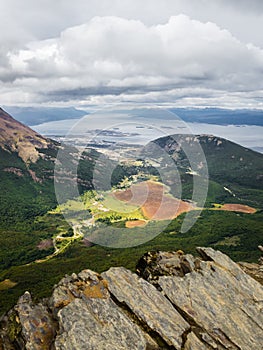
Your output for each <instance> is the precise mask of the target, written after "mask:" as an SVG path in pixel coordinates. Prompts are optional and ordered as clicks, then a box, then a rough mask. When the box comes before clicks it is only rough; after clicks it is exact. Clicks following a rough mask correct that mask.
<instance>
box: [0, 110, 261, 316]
mask: <svg viewBox="0 0 263 350" xmlns="http://www.w3.org/2000/svg"><path fill="white" fill-rule="evenodd" d="M0 123H1V133H0V135H1V139H0V246H1V250H0V314H1V313H2V312H4V311H6V310H7V309H10V308H11V307H12V305H14V303H15V302H16V300H17V298H18V297H19V296H20V295H22V294H23V293H24V292H25V291H26V290H30V292H32V294H33V295H34V296H35V297H36V298H40V297H47V296H49V295H50V292H51V288H52V286H53V285H54V284H55V283H58V282H59V280H60V279H61V277H62V276H63V275H64V274H65V273H73V272H74V271H80V270H81V269H84V268H86V267H89V268H90V269H93V270H96V271H98V272H103V271H106V270H107V269H109V268H110V267H111V266H124V267H126V268H129V269H131V270H133V271H134V270H135V262H136V260H137V259H139V257H140V256H141V255H142V254H144V253H145V251H148V250H156V249H159V250H175V249H178V248H179V247H181V248H182V249H183V250H184V251H186V252H187V253H193V251H194V250H195V247H196V246H199V245H202V246H210V247H213V248H215V249H220V250H221V251H223V252H224V253H227V254H229V255H230V256H231V258H232V259H234V260H235V261H240V260H246V261H254V262H255V261H256V259H257V258H258V257H259V255H258V254H259V253H258V252H257V246H258V245H259V244H262V230H263V220H262V216H263V213H262V187H261V186H262V176H261V175H262V155H260V154H258V153H256V152H252V151H250V150H248V149H245V148H243V147H240V146H238V145H235V144H233V143H231V142H229V141H227V140H223V139H219V138H216V137H214V136H209V135H203V136H193V135H190V136H189V135H188V136H187V135H184V136H183V135H181V136H180V135H179V136H178V135H177V136H176V137H177V138H175V139H174V138H173V137H168V138H162V139H158V140H156V141H154V142H153V143H151V144H150V145H149V146H148V147H149V149H150V150H151V149H152V147H153V146H154V145H155V146H158V148H159V150H160V157H159V154H158V153H157V152H152V153H151V155H152V156H153V160H155V162H156V169H155V168H154V166H153V164H155V163H153V164H149V163H147V162H146V163H144V162H143V161H136V162H135V164H133V163H132V164H129V162H128V163H126V164H124V165H123V164H119V165H118V167H116V164H115V163H114V162H108V160H107V158H105V157H103V156H102V155H101V154H99V153H98V152H96V151H95V150H89V149H86V150H85V152H83V153H82V154H81V156H80V152H79V150H77V149H76V148H74V147H70V146H66V145H60V144H59V143H58V142H55V141H53V140H50V139H48V138H44V137H42V136H41V135H39V134H37V133H36V132H34V131H33V130H31V129H30V128H28V127H26V126H24V125H23V124H21V123H19V122H17V121H16V120H14V119H13V118H12V117H11V116H10V115H8V114H7V113H6V112H4V111H3V110H1V113H0ZM194 139H195V140H198V141H199V143H201V146H202V147H203V150H204V153H205V158H206V160H207V163H208V170H209V191H208V198H207V201H206V203H205V210H204V211H203V212H202V213H198V217H197V221H196V223H195V225H194V226H193V227H192V228H191V229H190V230H189V231H188V232H185V233H183V232H181V231H180V228H181V226H182V222H183V220H184V215H185V214H182V215H180V216H178V217H177V218H175V219H173V220H171V221H169V222H167V223H166V222H165V223H164V224H163V222H161V221H154V220H153V221H151V222H149V224H147V225H146V226H145V227H137V228H136V227H135V228H132V229H130V231H129V230H128V231H127V234H128V237H127V239H129V240H130V238H131V237H135V236H136V235H144V236H145V235H147V234H150V237H152V235H151V233H152V231H153V230H155V231H154V232H156V230H157V232H160V234H159V235H157V236H156V237H155V238H153V237H152V239H151V240H149V241H148V242H146V243H144V244H141V245H140V246H136V247H132V248H125V249H114V248H109V247H102V246H99V245H96V244H91V243H90V242H89V240H88V239H86V238H85V237H84V239H83V237H80V235H78V230H75V231H73V228H72V227H71V226H70V225H69V224H68V223H67V221H66V220H65V219H64V217H63V216H62V214H61V211H60V210H59V209H60V208H59V207H58V203H57V199H56V195H55V189H54V164H55V161H56V158H57V153H58V151H61V152H62V154H63V155H64V156H65V160H66V162H65V164H64V165H65V166H64V169H63V168H62V169H61V173H60V175H61V176H58V178H57V181H58V184H59V183H60V181H61V183H62V184H64V185H65V184H66V186H63V191H64V192H65V193H64V192H63V194H65V195H68V194H70V191H71V188H72V181H73V180H74V181H76V180H77V184H78V188H79V193H80V194H82V193H85V196H83V197H82V198H85V200H87V202H88V201H89V198H90V196H91V197H92V196H93V191H89V190H91V189H93V173H94V171H95V170H96V175H98V174H100V175H101V177H102V182H103V181H104V177H103V175H105V176H106V175H107V174H108V173H110V171H109V169H111V170H114V169H115V170H114V172H113V176H112V186H113V185H115V186H118V185H119V184H120V182H121V181H122V180H123V179H126V178H130V179H132V178H133V176H135V177H136V174H137V173H138V172H139V175H140V177H139V181H143V178H147V174H148V175H150V176H153V177H154V178H158V172H159V171H162V170H164V174H165V176H164V180H166V181H167V182H168V185H169V187H170V188H171V193H170V194H174V193H175V194H176V193H177V192H176V191H177V188H176V186H177V182H176V181H175V180H176V179H178V178H177V177H176V176H175V175H174V174H175V172H174V170H175V169H176V168H177V169H178V172H179V174H180V181H181V185H182V199H184V200H186V201H188V202H189V201H191V198H192V189H193V180H194V177H195V176H198V174H199V173H198V172H199V171H200V169H199V168H198V164H199V163H200V162H197V160H198V157H194V161H193V164H192V167H193V168H191V164H190V163H189V159H187V155H186V154H185V152H184V150H185V149H186V148H187V147H191V144H192V142H194ZM178 142H179V143H178ZM184 143H185V145H184ZM187 145H188V146H187ZM154 150H155V149H154ZM61 152H60V153H61ZM163 154H166V155H167V154H168V155H171V157H172V162H174V163H173V164H172V165H171V169H170V168H169V166H167V164H165V161H166V159H165V157H163ZM78 156H80V161H79V164H78V169H77V173H78V174H77V176H75V174H73V173H72V168H76V163H77V162H76V157H78ZM159 158H160V159H159ZM241 158H242V159H241ZM157 161H158V162H159V163H158V162H157ZM157 163H158V164H157ZM95 164H96V168H95V170H94V166H95ZM157 165H158V166H157ZM199 165H200V164H199ZM194 167H196V168H194ZM105 169H107V171H105ZM106 177H107V176H106ZM199 177H200V176H199ZM106 180H107V179H106ZM129 181H130V180H129ZM124 182H125V181H124ZM126 183H127V182H126ZM114 190H115V187H112V188H111V185H110V184H108V185H107V186H106V187H105V188H103V189H102V192H104V193H106V194H107V193H108V194H110V196H109V197H108V199H110V201H112V197H111V195H112V193H113V192H114ZM87 191H88V192H87ZM173 192H174V193H173ZM170 194H167V197H166V198H167V202H168V203H170V201H169V200H168V199H169V198H171V197H169V196H170ZM93 198H94V196H93ZM79 199H80V198H79V197H78V198H77V199H76V198H75V200H72V201H69V202H68V203H67V204H66V205H65V208H66V209H67V210H68V211H69V212H70V215H72V219H73V220H75V222H76V220H77V215H78V214H79V212H78V208H79V206H78V201H79ZM91 202H92V201H91ZM172 202H173V201H172ZM172 202H171V203H172ZM92 203H93V202H92ZM92 203H91V204H92ZM225 204H230V205H231V207H229V206H228V207H227V208H228V211H226V209H225V208H224V205H225ZM233 204H238V205H239V206H240V205H241V206H242V205H247V206H249V210H250V209H251V208H252V213H253V214H250V213H249V212H248V211H245V212H242V211H240V210H239V211H235V210H236V209H237V207H236V206H234V207H232V206H233ZM96 205H97V206H95V207H93V210H94V211H95V212H96V211H97V213H98V211H100V215H101V218H102V219H104V221H105V222H107V224H106V225H104V226H103V223H101V222H100V221H98V225H97V226H95V227H92V230H94V231H98V234H100V235H101V236H103V237H105V239H107V238H108V236H107V235H109V236H110V235H111V236H114V233H115V231H117V230H118V228H119V227H125V221H115V219H114V220H112V219H111V218H110V217H108V216H110V215H111V214H112V211H109V212H108V211H107V210H106V211H105V208H104V207H103V202H102V200H101V198H98V201H97V204H96ZM214 206H215V207H214ZM250 207H251V208H250ZM233 208H234V209H233ZM239 208H240V207H239ZM242 208H243V207H242ZM89 209H90V208H87V209H86V210H84V214H85V215H89V214H90V210H89ZM221 209H222V210H221ZM230 209H231V210H230ZM243 209H244V208H243ZM246 210H247V208H246ZM79 211H80V210H79ZM255 211H256V212H255ZM254 212H255V213H254ZM193 213H194V214H195V213H196V212H195V211H193ZM75 214H76V217H74V215H75ZM80 214H83V212H81V213H80ZM136 215H137V214H136ZM112 217H113V218H114V217H116V216H114V215H113V216H112ZM118 217H119V218H120V216H117V218H118ZM123 217H124V220H125V217H126V216H125V215H124V216H123ZM158 225H160V226H158ZM159 227H162V229H160V230H159ZM74 232H75V233H76V232H77V234H75V233H74ZM131 234H132V235H131Z"/></svg>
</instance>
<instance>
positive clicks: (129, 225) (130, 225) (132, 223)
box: [125, 220, 147, 228]
mask: <svg viewBox="0 0 263 350" xmlns="http://www.w3.org/2000/svg"><path fill="white" fill-rule="evenodd" d="M146 224H147V221H145V220H133V221H126V223H125V226H126V227H127V228H133V227H142V226H145V225H146Z"/></svg>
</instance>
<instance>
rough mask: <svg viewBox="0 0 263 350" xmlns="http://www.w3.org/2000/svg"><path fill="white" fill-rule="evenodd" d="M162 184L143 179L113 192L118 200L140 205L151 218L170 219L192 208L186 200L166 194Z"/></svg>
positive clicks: (146, 215)
mask: <svg viewBox="0 0 263 350" xmlns="http://www.w3.org/2000/svg"><path fill="white" fill-rule="evenodd" d="M166 192H167V189H166V187H165V186H164V185H162V184H160V183H156V182H153V181H144V182H141V183H139V184H136V185H132V186H131V187H130V188H129V189H127V190H125V191H118V192H115V193H114V195H115V197H116V198H117V199H118V200H121V201H123V202H129V204H133V205H137V206H141V209H142V212H143V215H144V216H145V218H147V219H151V220H170V219H173V218H176V217H177V216H178V215H180V214H182V213H185V212H187V211H190V210H192V209H194V207H193V205H191V204H190V203H188V202H184V201H182V200H179V199H176V198H174V197H172V196H171V195H169V194H167V193H166Z"/></svg>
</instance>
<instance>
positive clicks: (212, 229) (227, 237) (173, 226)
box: [0, 210, 263, 313]
mask: <svg viewBox="0 0 263 350" xmlns="http://www.w3.org/2000/svg"><path fill="white" fill-rule="evenodd" d="M262 219H263V213H262V212H261V213H256V214H253V215H249V214H237V213H232V212H220V211H208V210H205V211H203V213H202V215H201V216H200V218H199V219H198V221H197V223H196V224H195V225H194V227H193V228H192V229H191V230H190V231H189V232H188V233H186V234H181V233H180V232H179V228H180V225H181V222H182V220H183V215H182V216H180V217H179V218H177V219H176V220H173V221H172V222H171V223H170V224H169V225H168V226H167V228H166V229H165V230H164V232H163V233H161V234H160V235H159V236H157V237H155V238H154V239H152V240H151V241H149V242H147V243H145V244H143V245H140V246H137V247H134V248H126V249H111V248H105V247H100V246H93V247H85V246H84V245H83V244H82V243H81V242H80V241H79V242H75V243H73V244H72V245H71V246H70V248H69V249H68V250H67V251H66V252H65V253H64V254H63V255H61V256H59V257H56V258H54V259H52V260H50V261H47V262H44V263H41V264H33V265H30V266H13V267H11V268H9V269H8V270H5V271H2V273H0V279H1V280H5V279H10V280H11V281H13V282H16V283H18V284H17V285H16V286H15V287H13V288H11V289H9V290H4V291H0V300H1V301H0V313H1V312H2V311H4V310H7V309H9V308H10V307H11V306H12V305H13V303H14V302H16V300H17V298H18V297H19V296H20V295H21V294H22V293H23V292H24V291H25V290H30V291H31V292H32V293H33V295H34V297H36V298H40V297H45V296H47V295H49V294H50V293H51V290H52V286H53V285H54V284H55V283H57V282H58V281H59V280H60V278H61V277H63V276H64V275H65V274H70V273H72V272H78V271H80V270H82V269H86V268H89V269H93V270H96V271H98V272H101V271H104V270H107V269H108V268H109V267H111V266H125V267H127V268H130V269H132V270H133V271H134V270H135V267H136V262H137V260H138V259H139V258H140V257H141V256H142V255H143V254H144V253H145V252H146V251H148V250H177V249H183V250H184V251H185V252H189V253H194V252H195V247H196V246H212V247H215V248H216V249H220V250H221V251H223V252H225V253H227V254H229V255H230V256H231V257H232V258H233V259H234V260H237V261H240V260H247V261H256V260H257V259H258V258H259V255H260V252H258V251H257V246H258V244H260V243H262V231H263V220H262ZM42 225H43V226H42V229H45V227H44V226H45V223H44V222H42ZM46 225H47V227H49V225H50V223H46ZM157 225H158V223H157ZM146 229H147V226H146ZM133 230H137V229H136V228H134V229H131V231H130V232H131V234H132V232H133ZM106 231H107V229H106ZM128 232H129V231H128ZM231 238H232V240H231ZM127 239H129V237H128V238H127ZM229 242H230V243H229ZM231 242H232V243H231Z"/></svg>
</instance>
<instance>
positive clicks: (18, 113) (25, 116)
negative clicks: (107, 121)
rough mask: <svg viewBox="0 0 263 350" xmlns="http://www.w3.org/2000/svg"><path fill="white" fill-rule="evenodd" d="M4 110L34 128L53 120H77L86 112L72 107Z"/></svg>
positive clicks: (9, 107)
mask: <svg viewBox="0 0 263 350" xmlns="http://www.w3.org/2000/svg"><path fill="white" fill-rule="evenodd" d="M4 109H5V110H6V111H7V112H8V113H10V114H11V115H13V116H14V117H15V118H16V119H17V120H18V121H20V122H21V123H24V124H26V125H29V126H35V125H39V124H42V123H47V122H51V121H55V120H65V119H79V118H81V117H83V116H84V115H86V114H88V112H86V111H83V110H80V109H76V108H74V107H68V108H56V107H15V106H4Z"/></svg>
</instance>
